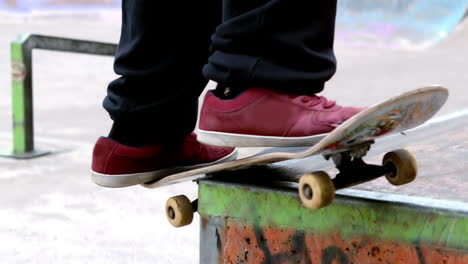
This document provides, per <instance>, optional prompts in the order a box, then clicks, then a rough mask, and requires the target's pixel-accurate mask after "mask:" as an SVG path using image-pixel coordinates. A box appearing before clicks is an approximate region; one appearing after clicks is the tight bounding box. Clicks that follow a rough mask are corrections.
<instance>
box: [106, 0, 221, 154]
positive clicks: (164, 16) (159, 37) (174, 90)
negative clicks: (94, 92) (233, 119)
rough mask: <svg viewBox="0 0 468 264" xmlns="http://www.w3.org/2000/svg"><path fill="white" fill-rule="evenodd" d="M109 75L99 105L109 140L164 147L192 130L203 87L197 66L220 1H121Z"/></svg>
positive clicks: (216, 20) (205, 55) (202, 58)
mask: <svg viewBox="0 0 468 264" xmlns="http://www.w3.org/2000/svg"><path fill="white" fill-rule="evenodd" d="M122 11H123V20H122V31H121V37H120V42H119V46H118V49H117V52H116V56H115V63H114V70H115V72H116V73H117V74H118V75H120V76H121V77H120V78H118V79H116V80H114V81H113V82H111V83H110V85H109V87H108V93H107V96H106V98H105V99H104V102H103V106H104V108H105V109H106V110H107V111H108V112H109V114H110V116H111V118H112V119H113V120H114V126H113V129H112V132H111V135H110V136H111V137H112V138H114V139H116V140H118V141H120V142H121V143H128V144H131V145H141V144H143V145H144V144H151V143H157V142H168V140H171V139H175V138H179V137H183V136H185V135H187V134H188V133H190V132H191V131H193V129H194V127H195V123H196V120H197V101H198V97H199V95H200V93H201V92H202V91H203V89H204V87H205V86H206V84H207V80H206V78H205V77H203V75H202V67H203V65H204V64H206V62H207V58H208V55H209V46H210V43H211V41H210V36H211V35H212V33H213V32H214V29H215V27H216V25H217V24H219V22H220V19H221V18H220V15H221V14H220V2H219V1H218V0H201V1H183V2H180V1H158V0H123V3H122Z"/></svg>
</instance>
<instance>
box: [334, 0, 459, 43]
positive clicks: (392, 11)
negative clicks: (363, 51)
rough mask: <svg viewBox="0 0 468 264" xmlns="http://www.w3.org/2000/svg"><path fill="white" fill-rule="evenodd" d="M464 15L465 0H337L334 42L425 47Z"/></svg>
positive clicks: (445, 32) (444, 34)
mask: <svg viewBox="0 0 468 264" xmlns="http://www.w3.org/2000/svg"><path fill="white" fill-rule="evenodd" d="M466 14H467V1H466V0H338V10H337V21H336V22H337V24H336V42H337V43H338V44H344V45H346V46H372V47H375V46H383V47H390V48H392V47H395V48H399V47H408V48H411V47H426V46H430V45H432V44H434V43H437V42H438V41H439V40H442V39H444V38H445V37H446V36H448V35H449V34H450V33H451V32H452V31H453V30H454V29H455V28H456V27H457V26H458V25H459V24H460V22H461V21H462V20H463V19H464V18H465V17H466Z"/></svg>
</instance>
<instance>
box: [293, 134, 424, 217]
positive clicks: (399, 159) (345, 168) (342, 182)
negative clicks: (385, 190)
mask: <svg viewBox="0 0 468 264" xmlns="http://www.w3.org/2000/svg"><path fill="white" fill-rule="evenodd" d="M372 143H373V142H368V143H367V144H363V145H362V146H358V147H355V148H354V147H353V148H352V149H350V150H349V151H346V152H339V153H335V154H332V155H325V158H326V159H329V158H331V159H332V160H333V162H334V163H335V165H336V168H337V169H338V170H339V173H338V174H337V175H336V177H335V178H333V179H331V177H330V176H329V175H328V173H326V172H324V171H318V172H313V173H308V174H305V175H303V176H302V177H301V178H300V180H299V197H300V199H301V201H302V203H303V204H304V206H306V207H308V208H311V209H319V208H322V207H325V206H327V205H329V204H330V203H331V202H332V201H333V199H334V198H335V191H336V190H339V189H344V188H347V187H351V186H354V185H357V184H361V183H365V182H369V181H371V180H374V179H377V178H379V177H381V176H385V177H386V178H387V180H388V181H389V182H390V183H391V184H393V185H403V184H406V183H409V182H412V181H413V180H414V179H415V178H416V175H417V164H416V159H415V158H414V156H413V155H412V154H411V153H410V152H409V151H407V150H405V149H399V150H395V151H392V152H388V153H387V154H385V156H384V158H383V161H382V165H372V164H367V163H366V162H364V160H363V159H362V157H363V156H365V155H366V153H367V151H368V150H369V148H370V145H371V144H372Z"/></svg>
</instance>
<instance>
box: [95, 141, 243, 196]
mask: <svg viewBox="0 0 468 264" xmlns="http://www.w3.org/2000/svg"><path fill="white" fill-rule="evenodd" d="M236 157H237V151H236V150H235V149H234V148H230V147H214V146H207V145H204V144H201V143H200V142H198V141H197V137H196V135H195V133H192V134H190V135H189V136H187V137H186V138H185V139H184V140H183V141H182V142H180V143H178V144H169V145H151V146H147V147H143V148H133V147H128V146H125V145H122V144H119V143H117V142H116V141H113V140H111V139H108V138H105V137H101V138H99V139H98V141H97V142H96V145H95V146H94V151H93V162H92V169H91V178H92V180H93V181H94V182H95V183H96V184H98V185H101V186H104V187H127V186H131V185H136V184H142V183H145V182H148V181H151V180H154V179H159V178H163V177H165V176H168V175H170V174H173V173H176V172H181V171H184V170H190V169H194V168H197V167H202V166H207V165H211V164H216V163H221V162H225V161H229V160H234V159H236Z"/></svg>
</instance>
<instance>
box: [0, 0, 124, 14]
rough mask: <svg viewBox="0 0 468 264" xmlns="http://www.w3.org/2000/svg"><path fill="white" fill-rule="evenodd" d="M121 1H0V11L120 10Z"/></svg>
mask: <svg viewBox="0 0 468 264" xmlns="http://www.w3.org/2000/svg"><path fill="white" fill-rule="evenodd" d="M120 3H121V0H0V10H3V11H12V12H23V13H24V12H35V11H47V10H49V11H60V10H79V9H90V8H115V9H117V8H120Z"/></svg>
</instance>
